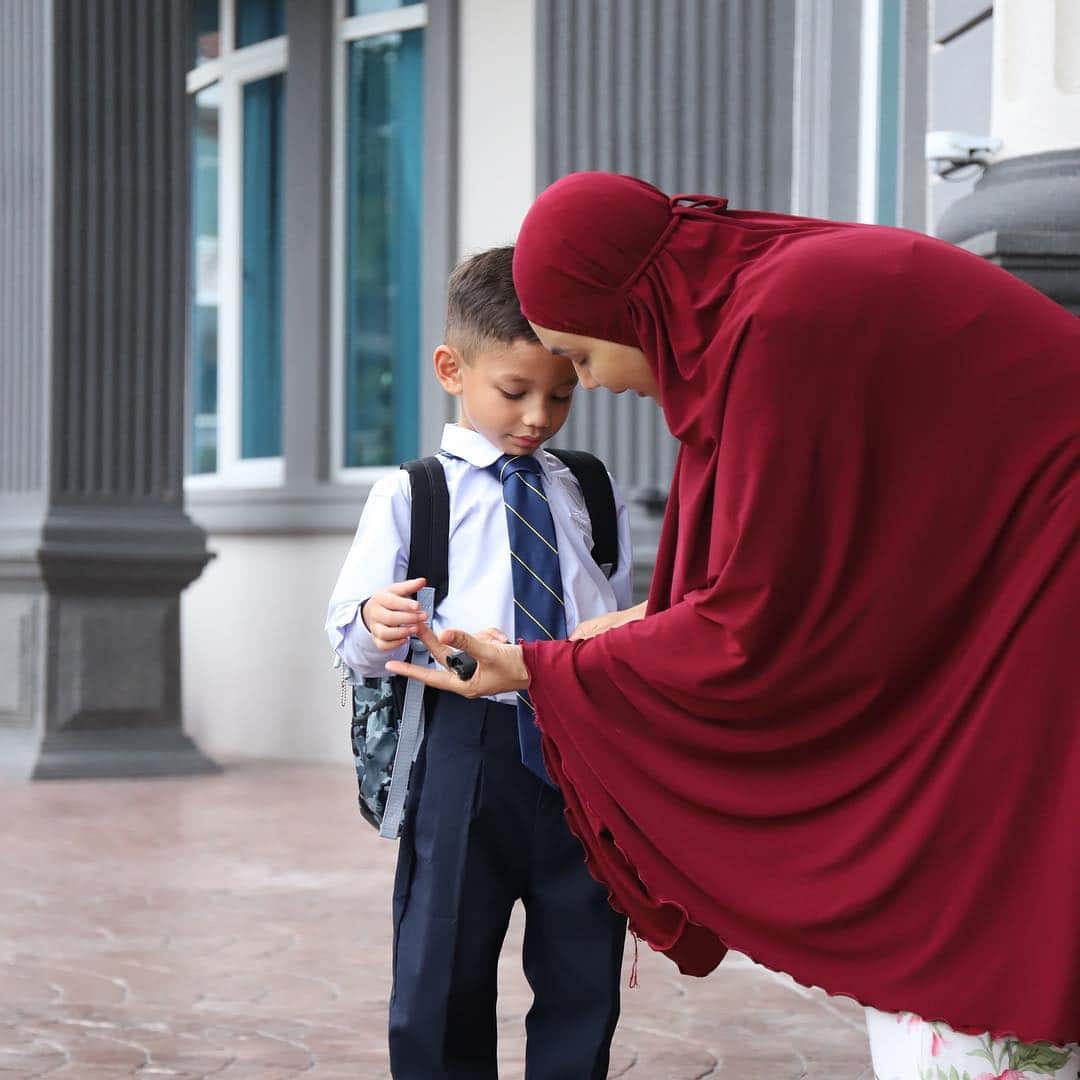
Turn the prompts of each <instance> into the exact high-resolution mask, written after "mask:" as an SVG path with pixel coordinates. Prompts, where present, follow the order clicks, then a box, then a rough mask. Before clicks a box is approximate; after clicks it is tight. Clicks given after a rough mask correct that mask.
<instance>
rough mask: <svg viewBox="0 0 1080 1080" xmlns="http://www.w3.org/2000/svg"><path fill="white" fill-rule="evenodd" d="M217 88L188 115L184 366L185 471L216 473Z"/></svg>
mask: <svg viewBox="0 0 1080 1080" xmlns="http://www.w3.org/2000/svg"><path fill="white" fill-rule="evenodd" d="M220 98H221V94H220V87H219V86H218V85H217V84H216V83H214V84H212V85H210V86H208V87H206V88H205V89H204V90H201V91H200V92H199V93H198V94H196V95H195V100H194V114H193V117H192V142H193V149H192V178H191V233H192V237H191V239H192V251H191V263H192V279H193V281H192V303H191V361H190V364H189V365H188V401H189V408H190V413H191V417H190V438H189V440H188V472H189V473H195V474H199V473H212V472H216V471H217V435H218V415H217V413H218V406H217V399H218V307H219V305H220V294H219V291H218V252H219V237H218V176H219V172H220Z"/></svg>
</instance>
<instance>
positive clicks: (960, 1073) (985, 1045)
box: [866, 1009, 1080, 1080]
mask: <svg viewBox="0 0 1080 1080" xmlns="http://www.w3.org/2000/svg"><path fill="white" fill-rule="evenodd" d="M866 1028H867V1031H868V1032H869V1034H870V1054H871V1057H872V1058H873V1062H874V1076H875V1078H876V1080H1039V1078H1040V1077H1043V1078H1045V1077H1053V1078H1054V1080H1078V1078H1080V1048H1078V1047H1077V1045H1076V1044H1075V1043H1070V1044H1068V1045H1067V1046H1054V1045H1053V1044H1051V1043H1045V1042H1039V1043H1022V1042H1019V1041H1018V1040H1017V1039H1009V1038H1006V1039H991V1038H990V1036H989V1035H963V1034H961V1033H959V1032H956V1031H953V1029H952V1028H950V1027H948V1026H947V1025H946V1024H940V1023H927V1022H926V1021H925V1020H920V1019H919V1017H917V1016H915V1015H914V1014H913V1013H883V1012H878V1011H877V1010H876V1009H867V1010H866Z"/></svg>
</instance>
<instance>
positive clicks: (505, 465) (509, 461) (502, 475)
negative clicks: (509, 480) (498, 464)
mask: <svg viewBox="0 0 1080 1080" xmlns="http://www.w3.org/2000/svg"><path fill="white" fill-rule="evenodd" d="M519 457H521V455H520V454H515V455H514V457H512V458H507V459H506V460H505V461H504V462H503V467H502V468H501V469H500V470H499V480H500V482H502V481H504V480H505V478H506V470H507V468H508V467H509V466H510V465H512V464H513V463H514V462H515V461H517V459H518V458H519Z"/></svg>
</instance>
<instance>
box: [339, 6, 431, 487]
mask: <svg viewBox="0 0 1080 1080" xmlns="http://www.w3.org/2000/svg"><path fill="white" fill-rule="evenodd" d="M359 6H361V7H363V8H364V13H370V11H369V10H368V9H369V8H370V7H371V4H370V3H362V4H360V5H359ZM384 6H393V5H384ZM347 50H348V51H347V63H346V149H345V192H346V209H345V213H346V252H345V387H344V392H345V394H344V397H345V409H344V447H343V454H342V461H343V464H344V465H345V466H346V467H354V466H378V465H391V464H394V463H396V462H398V461H401V460H403V459H405V458H409V457H413V456H415V454H416V451H417V445H418V430H417V429H418V414H419V374H420V365H421V357H420V236H421V220H422V206H421V186H422V169H421V148H422V143H423V130H422V128H423V30H422V29H419V28H414V29H408V30H403V31H400V32H393V33H380V34H376V35H374V36H370V37H361V38H360V39H359V40H355V41H350V42H349V44H348V45H347Z"/></svg>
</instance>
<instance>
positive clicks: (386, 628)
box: [360, 577, 427, 652]
mask: <svg viewBox="0 0 1080 1080" xmlns="http://www.w3.org/2000/svg"><path fill="white" fill-rule="evenodd" d="M426 584H427V580H426V579H425V578H422V577H421V578H412V579H411V580H409V581H399V582H397V583H396V584H394V585H388V586H387V587H386V588H385V589H383V590H381V591H380V592H377V593H374V594H373V595H372V596H369V597H368V599H367V600H366V601H365V602H364V607H363V610H362V611H361V613H360V617H361V618H362V619H363V620H364V625H365V626H366V627H367V628H368V631H369V633H370V634H371V639H372V641H374V642H375V647H376V648H377V649H378V650H379V651H380V652H393V651H394V650H395V649H398V648H400V647H401V645H402V644H404V643H405V642H406V641H408V640H409V638H410V637H412V635H413V634H415V633H416V632H417V630H418V629H419V628H420V624H421V623H422V622H423V621H424V620H425V619H426V617H427V616H425V614H424V612H423V611H421V609H420V605H419V603H417V601H415V600H413V599H411V597H413V596H415V595H416V593H417V592H418V591H419V590H420V589H422V588H423V587H424V586H425V585H426Z"/></svg>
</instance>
